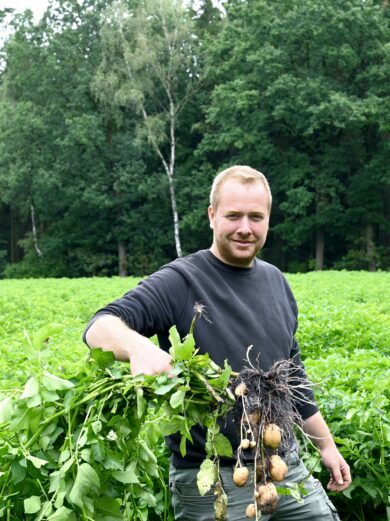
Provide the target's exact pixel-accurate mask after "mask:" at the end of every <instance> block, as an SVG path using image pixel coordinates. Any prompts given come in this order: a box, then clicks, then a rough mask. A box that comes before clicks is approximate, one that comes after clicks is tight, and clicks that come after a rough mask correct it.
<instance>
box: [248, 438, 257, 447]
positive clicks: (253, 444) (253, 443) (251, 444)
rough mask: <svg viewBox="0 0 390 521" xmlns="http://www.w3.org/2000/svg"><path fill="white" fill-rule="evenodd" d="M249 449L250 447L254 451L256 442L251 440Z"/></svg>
mask: <svg viewBox="0 0 390 521" xmlns="http://www.w3.org/2000/svg"><path fill="white" fill-rule="evenodd" d="M249 447H250V448H251V449H254V448H255V447H256V442H255V440H251V441H250V442H249Z"/></svg>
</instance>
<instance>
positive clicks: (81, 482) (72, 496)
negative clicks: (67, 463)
mask: <svg viewBox="0 0 390 521" xmlns="http://www.w3.org/2000/svg"><path fill="white" fill-rule="evenodd" d="M99 487H100V479H99V476H98V474H97V472H96V470H95V469H93V468H92V467H91V465H90V464H89V463H82V464H81V465H79V467H78V469H77V475H76V479H75V482H74V484H73V487H72V490H71V491H70V493H69V501H70V502H71V503H73V504H74V505H77V506H78V507H80V508H83V503H84V501H83V499H84V496H86V495H87V494H88V492H89V491H90V490H91V489H92V488H99Z"/></svg>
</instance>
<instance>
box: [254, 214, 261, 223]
mask: <svg viewBox="0 0 390 521" xmlns="http://www.w3.org/2000/svg"><path fill="white" fill-rule="evenodd" d="M263 219H264V217H263V216H262V215H254V216H253V217H252V221H255V222H260V221H262V220H263Z"/></svg>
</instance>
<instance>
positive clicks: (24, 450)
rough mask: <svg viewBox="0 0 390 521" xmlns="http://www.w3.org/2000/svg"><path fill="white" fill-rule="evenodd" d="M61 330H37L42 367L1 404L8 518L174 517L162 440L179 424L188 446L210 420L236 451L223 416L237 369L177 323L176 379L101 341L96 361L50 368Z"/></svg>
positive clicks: (2, 505) (1, 511)
mask: <svg viewBox="0 0 390 521" xmlns="http://www.w3.org/2000/svg"><path fill="white" fill-rule="evenodd" d="M58 329H59V327H58V326H51V327H47V328H45V329H44V330H41V331H39V332H38V333H37V335H35V337H34V338H33V340H32V342H31V344H30V354H31V358H32V359H33V357H35V363H36V370H35V374H34V375H33V376H31V377H30V378H29V380H28V381H27V383H26V384H25V386H24V388H23V391H22V392H21V393H20V392H18V391H14V392H8V393H7V394H6V395H5V396H3V399H2V400H1V402H0V425H1V430H2V435H1V437H0V461H1V473H0V491H1V492H0V519H4V520H7V521H8V520H11V519H12V521H17V520H22V519H23V520H24V519H34V520H36V521H44V520H56V521H65V520H69V521H73V520H81V519H82V520H93V521H107V520H114V519H126V520H127V521H130V520H132V519H133V520H145V521H146V520H147V519H153V516H154V518H155V519H166V520H168V519H170V517H169V516H170V508H169V499H168V497H167V489H166V486H165V483H164V480H165V476H164V469H163V468H162V466H161V465H160V462H159V458H158V451H156V450H155V446H156V443H157V446H159V443H160V442H161V435H164V436H166V435H169V434H173V433H175V432H180V433H181V436H182V442H181V446H180V448H181V452H182V453H183V454H185V451H186V441H187V440H191V434H190V429H191V427H192V426H193V425H195V424H196V423H199V421H200V418H206V423H207V424H208V425H209V426H210V428H212V430H213V440H212V445H213V450H214V451H215V453H216V454H219V453H221V454H226V451H228V452H229V451H230V452H231V447H230V445H229V442H228V440H227V439H226V438H224V436H223V435H222V434H221V433H219V432H218V425H217V423H216V420H217V418H218V417H219V416H220V415H222V414H223V413H224V411H225V410H226V409H227V408H228V407H229V406H230V403H231V397H230V396H229V395H228V394H227V393H226V387H227V384H228V381H229V378H230V373H231V369H230V367H229V366H228V365H226V367H225V368H224V369H221V368H219V367H217V366H216V365H215V364H213V362H212V361H211V360H210V359H209V357H208V355H202V356H200V355H197V354H196V353H195V348H194V340H193V337H192V335H191V334H190V335H188V337H187V338H186V339H185V340H184V341H183V342H181V341H180V339H179V338H178V335H177V333H176V330H175V329H172V330H171V342H172V348H171V354H172V356H173V359H174V362H175V366H174V377H172V378H169V377H168V376H167V375H165V374H164V375H160V376H157V377H154V376H153V377H152V376H142V375H141V376H137V377H133V376H132V375H131V374H130V372H129V369H128V367H127V366H126V365H124V364H119V363H117V362H115V361H114V359H113V355H112V353H108V352H103V351H102V350H100V349H96V350H93V351H92V352H91V362H90V364H89V367H86V368H85V370H83V371H81V372H80V373H79V374H78V375H77V376H75V377H74V378H72V379H63V378H59V377H58V376H55V375H53V374H51V373H50V372H49V371H48V367H47V360H49V359H50V352H49V351H50V350H49V347H48V346H47V345H46V340H47V337H48V336H50V335H51V334H52V333H53V332H54V331H55V330H58ZM155 426H156V428H154V427H155ZM157 426H158V428H157ZM156 452H157V453H156ZM160 461H161V460H160Z"/></svg>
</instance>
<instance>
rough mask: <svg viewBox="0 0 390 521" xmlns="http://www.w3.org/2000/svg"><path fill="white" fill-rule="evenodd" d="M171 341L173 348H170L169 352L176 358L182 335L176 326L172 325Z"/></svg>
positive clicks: (170, 331)
mask: <svg viewBox="0 0 390 521" xmlns="http://www.w3.org/2000/svg"><path fill="white" fill-rule="evenodd" d="M169 341H170V343H171V348H170V350H169V354H170V355H171V356H172V358H173V359H174V360H176V358H175V351H176V348H177V347H178V346H179V345H180V344H181V340H180V335H179V333H178V331H177V329H176V326H172V327H171V329H170V330H169Z"/></svg>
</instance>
